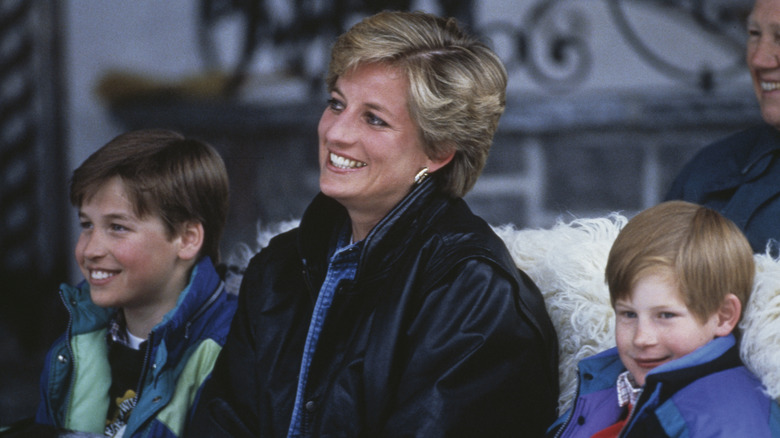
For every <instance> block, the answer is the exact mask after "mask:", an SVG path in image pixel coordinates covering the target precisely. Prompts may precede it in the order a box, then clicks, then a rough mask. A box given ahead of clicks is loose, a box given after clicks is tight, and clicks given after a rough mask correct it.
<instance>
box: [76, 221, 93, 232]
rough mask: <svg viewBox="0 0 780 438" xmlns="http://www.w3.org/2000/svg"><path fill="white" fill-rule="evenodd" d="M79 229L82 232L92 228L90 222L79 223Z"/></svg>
mask: <svg viewBox="0 0 780 438" xmlns="http://www.w3.org/2000/svg"><path fill="white" fill-rule="evenodd" d="M79 228H81V229H82V230H89V229H90V228H92V222H88V221H80V222H79Z"/></svg>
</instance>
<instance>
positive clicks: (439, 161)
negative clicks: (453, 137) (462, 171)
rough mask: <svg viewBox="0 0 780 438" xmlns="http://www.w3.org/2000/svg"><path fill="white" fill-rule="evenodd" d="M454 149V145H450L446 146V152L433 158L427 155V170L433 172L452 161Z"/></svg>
mask: <svg viewBox="0 0 780 438" xmlns="http://www.w3.org/2000/svg"><path fill="white" fill-rule="evenodd" d="M456 150H457V149H456V148H455V147H454V146H451V147H449V148H447V152H446V153H444V154H441V155H440V156H438V157H434V158H430V157H429V158H428V161H429V162H428V172H430V173H433V172H436V171H437V170H439V169H441V168H442V167H444V166H446V165H447V164H448V163H449V162H450V161H452V158H453V157H455V152H456Z"/></svg>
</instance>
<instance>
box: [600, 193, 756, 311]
mask: <svg viewBox="0 0 780 438" xmlns="http://www.w3.org/2000/svg"><path fill="white" fill-rule="evenodd" d="M656 273H661V274H664V273H671V274H672V280H673V281H674V282H675V285H676V286H677V287H678V290H679V292H680V294H681V296H682V299H683V301H684V302H685V304H686V306H687V307H688V309H689V310H690V311H691V313H693V314H694V315H695V316H696V317H697V318H699V320H700V321H706V320H707V318H709V317H710V316H711V315H713V314H714V313H715V312H716V311H717V310H718V308H719V307H720V305H721V304H722V303H723V299H724V297H725V296H726V295H727V294H729V293H732V294H734V295H736V296H737V298H739V300H740V302H741V303H742V307H743V309H744V307H745V305H746V304H747V302H748V298H749V297H750V292H751V290H752V287H753V276H754V275H755V266H754V261H753V250H752V249H751V247H750V244H749V243H748V241H747V238H745V235H744V234H742V231H740V229H739V228H738V227H737V226H736V225H735V224H734V223H733V222H732V221H730V220H728V219H727V218H725V217H724V216H722V215H721V214H720V213H718V212H717V211H715V210H712V209H710V208H707V207H703V206H700V205H696V204H691V203H688V202H684V201H669V202H664V203H661V204H659V205H656V206H655V207H651V208H649V209H647V210H645V211H643V212H641V213H639V214H638V215H636V216H635V217H634V218H632V219H631V220H630V221H628V224H627V225H626V226H625V228H623V230H622V231H621V232H620V234H619V235H618V237H617V239H615V243H614V244H613V245H612V249H611V250H610V252H609V257H608V259H607V268H606V280H607V284H608V285H609V295H610V299H611V300H612V305H613V306H614V305H615V301H617V300H618V299H622V298H625V297H627V296H628V295H629V294H630V293H631V290H632V289H633V287H634V285H635V284H636V282H637V281H639V280H640V279H641V278H642V277H644V276H646V275H648V274H656Z"/></svg>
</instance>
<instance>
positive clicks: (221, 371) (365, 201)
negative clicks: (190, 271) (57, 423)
mask: <svg viewBox="0 0 780 438" xmlns="http://www.w3.org/2000/svg"><path fill="white" fill-rule="evenodd" d="M326 82H327V86H328V90H329V93H330V97H329V99H328V102H327V106H326V107H325V110H324V112H323V114H322V117H321V119H320V123H319V126H318V130H317V133H318V137H319V165H320V189H321V193H320V194H318V195H317V197H316V198H315V199H314V200H313V201H312V202H311V204H310V205H309V207H308V209H307V210H306V212H305V213H304V215H303V218H302V220H301V222H300V226H299V227H298V228H295V229H293V230H291V231H289V232H286V233H283V234H281V235H279V236H277V237H275V238H274V239H272V240H271V242H270V243H269V244H268V246H267V247H266V248H264V249H263V250H262V251H261V252H260V253H259V254H258V255H257V256H255V257H254V258H253V260H252V261H251V262H250V264H249V267H248V268H247V270H246V272H245V274H244V277H243V282H242V285H241V293H240V304H239V306H240V307H239V310H238V313H237V318H236V319H235V321H234V325H233V327H232V329H231V333H230V336H229V337H228V340H227V343H226V348H225V350H223V352H222V354H221V356H220V359H219V361H218V363H217V365H216V366H215V370H214V375H213V378H212V379H211V380H210V381H209V382H208V383H207V386H206V388H205V390H204V393H203V395H202V399H201V404H200V409H199V411H198V413H197V414H196V415H195V417H194V424H193V426H192V427H191V429H190V430H191V431H193V432H194V433H195V435H196V436H209V437H213V436H285V435H286V436H290V437H295V436H426V437H436V436H453V435H458V436H461V435H464V436H518V435H523V436H541V435H542V434H543V432H544V430H545V428H546V427H547V426H548V425H549V424H550V423H551V422H552V421H553V420H554V417H555V405H556V399H557V393H558V381H557V340H556V335H555V331H554V329H553V327H552V323H551V322H550V319H549V316H548V315H547V313H546V310H545V307H544V302H543V300H542V297H541V294H540V292H539V290H538V289H537V288H536V286H535V285H534V284H533V283H532V281H531V280H530V279H529V278H528V277H527V276H526V275H525V274H524V273H523V272H521V271H519V270H518V269H517V268H516V267H515V266H514V263H513V261H512V259H511V257H510V255H509V253H508V251H507V249H506V247H505V246H504V244H503V242H502V241H501V239H499V238H498V237H497V236H496V234H495V233H494V232H493V231H492V229H491V228H490V227H489V226H488V224H487V223H486V222H485V221H483V220H482V219H481V218H479V217H477V216H475V215H474V214H473V213H472V212H471V210H470V209H469V207H468V206H467V205H466V203H465V202H464V201H463V199H462V198H461V197H462V196H463V195H465V194H466V193H467V192H468V191H469V190H470V189H471V187H472V186H473V185H474V182H475V181H476V180H477V178H478V176H479V174H480V173H481V171H482V168H483V167H484V165H485V160H486V158H487V155H488V151H489V149H490V146H491V143H492V140H493V134H494V133H495V130H496V128H497V126H498V120H499V118H500V117H501V114H502V113H503V110H504V105H505V93H506V83H507V77H506V72H505V70H504V67H503V65H502V64H501V61H500V60H499V59H498V57H497V56H496V54H495V53H494V52H493V51H492V50H491V49H489V48H488V47H487V46H486V45H485V44H483V43H481V42H479V41H478V40H476V39H474V38H473V37H471V36H469V35H467V34H466V33H464V32H463V31H462V30H461V29H460V28H459V27H458V24H457V23H456V22H455V20H453V19H445V18H440V17H436V16H434V15H430V14H425V13H408V12H383V13H380V14H377V15H374V16H371V17H368V18H366V19H364V20H363V21H361V22H360V23H358V24H356V25H355V26H354V27H353V28H351V29H350V30H349V31H348V32H347V33H345V34H344V35H342V36H341V37H339V38H338V40H337V41H336V43H335V45H334V48H333V51H332V54H331V63H330V66H329V70H328V75H327V79H326Z"/></svg>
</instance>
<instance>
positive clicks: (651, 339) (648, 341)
mask: <svg viewBox="0 0 780 438" xmlns="http://www.w3.org/2000/svg"><path fill="white" fill-rule="evenodd" d="M656 340H657V337H656V334H655V330H654V329H653V327H652V324H650V323H647V322H642V321H639V322H638V323H637V325H636V331H634V345H636V346H638V347H647V346H650V345H654V344H655V343H656Z"/></svg>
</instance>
